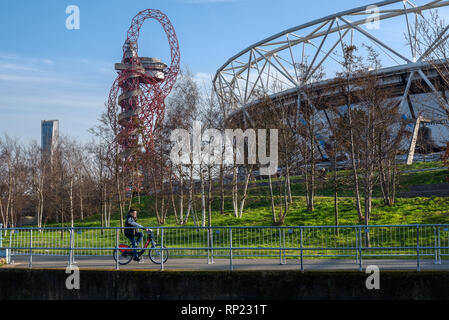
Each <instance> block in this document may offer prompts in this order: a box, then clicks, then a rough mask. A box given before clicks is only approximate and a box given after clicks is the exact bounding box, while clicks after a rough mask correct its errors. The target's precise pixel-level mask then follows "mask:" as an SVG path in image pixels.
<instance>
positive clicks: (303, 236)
mask: <svg viewBox="0 0 449 320" xmlns="http://www.w3.org/2000/svg"><path fill="white" fill-rule="evenodd" d="M123 229H124V228H112V227H111V228H93V227H92V228H88V227H74V228H70V227H67V228H2V227H1V225H0V249H3V250H6V252H7V254H8V255H9V257H8V258H9V259H8V261H9V260H11V256H19V255H22V256H23V255H25V256H28V257H29V266H30V267H32V264H33V256H66V257H68V262H69V264H73V263H74V261H75V257H81V256H110V257H111V262H114V260H113V256H112V253H113V251H114V250H116V249H117V248H118V247H119V244H121V243H125V244H129V240H128V239H127V238H126V237H125V236H124V235H123ZM152 229H153V233H154V237H155V241H156V242H157V243H159V244H161V245H162V249H158V250H162V253H165V252H168V253H169V255H170V258H186V257H188V258H198V259H206V258H207V263H213V262H214V259H229V267H230V269H231V270H232V269H233V264H234V259H236V258H239V259H264V258H271V259H273V258H276V259H279V263H280V264H287V261H293V260H296V261H299V263H300V267H301V270H304V259H306V258H308V259H323V258H326V259H354V263H357V265H358V266H359V269H360V270H362V264H363V259H364V258H371V259H378V258H384V259H386V258H392V257H394V258H398V259H409V260H410V259H414V260H416V268H417V270H418V271H419V270H420V269H421V261H422V260H423V259H432V260H434V262H435V264H441V259H442V258H444V257H445V256H449V225H394V226H387V225H385V226H381V225H380V226H369V227H366V226H339V227H335V226H334V227H332V226H326V227H311V226H305V227H153V228H152ZM2 240H3V242H2ZM142 249H144V248H137V250H142ZM148 249H149V248H147V249H146V250H148ZM118 267H119V266H118V264H117V263H116V268H117V269H118ZM161 269H162V270H163V269H164V264H163V263H162V264H161Z"/></svg>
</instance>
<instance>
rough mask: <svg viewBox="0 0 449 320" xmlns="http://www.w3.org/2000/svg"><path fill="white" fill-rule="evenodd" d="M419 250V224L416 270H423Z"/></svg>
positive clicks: (417, 228) (417, 230) (417, 229)
mask: <svg viewBox="0 0 449 320" xmlns="http://www.w3.org/2000/svg"><path fill="white" fill-rule="evenodd" d="M420 260H421V259H420V252H419V225H418V226H416V270H417V271H418V272H420V271H421V261H420Z"/></svg>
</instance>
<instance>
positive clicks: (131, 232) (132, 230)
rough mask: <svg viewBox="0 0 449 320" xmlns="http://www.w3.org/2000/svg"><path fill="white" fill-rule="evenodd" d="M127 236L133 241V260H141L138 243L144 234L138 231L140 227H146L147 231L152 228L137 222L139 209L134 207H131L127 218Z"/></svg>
mask: <svg viewBox="0 0 449 320" xmlns="http://www.w3.org/2000/svg"><path fill="white" fill-rule="evenodd" d="M125 228H126V229H125V236H126V237H127V238H128V239H129V241H131V246H132V247H133V248H134V250H133V260H134V261H140V258H139V255H138V254H137V250H135V248H137V244H138V243H140V241H141V240H142V237H143V234H142V232H138V231H139V229H145V231H147V232H148V231H150V232H151V229H147V228H145V227H143V226H141V225H140V224H138V223H137V211H136V210H135V209H133V208H131V209H129V211H128V216H127V217H126V220H125Z"/></svg>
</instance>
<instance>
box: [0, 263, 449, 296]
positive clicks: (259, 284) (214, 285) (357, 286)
mask: <svg viewBox="0 0 449 320" xmlns="http://www.w3.org/2000/svg"><path fill="white" fill-rule="evenodd" d="M67 276H68V275H67V274H65V270H19V269H0V300H4V299H37V300H40V299H45V300H47V299H133V300H140V299H146V300H181V299H188V300H201V299H206V300H215V299H221V300H236V299H252V300H297V299H305V300H309V299H336V300H345V299H395V300H397V299H449V272H422V273H416V272H381V275H380V286H381V290H380V291H369V290H367V289H366V287H365V281H366V278H367V277H368V275H366V274H364V273H357V272H333V273H328V272H306V273H301V272H295V271H294V272H289V271H287V272H232V273H231V272H170V271H168V272H146V271H118V272H111V271H93V270H92V271H88V270H81V271H80V290H71V291H69V290H67V289H66V287H65V281H66V278H67Z"/></svg>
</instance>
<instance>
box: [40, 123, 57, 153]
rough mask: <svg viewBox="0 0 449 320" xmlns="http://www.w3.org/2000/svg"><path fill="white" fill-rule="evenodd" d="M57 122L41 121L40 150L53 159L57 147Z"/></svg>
mask: <svg viewBox="0 0 449 320" xmlns="http://www.w3.org/2000/svg"><path fill="white" fill-rule="evenodd" d="M58 138H59V120H49V121H47V120H43V121H42V122H41V148H42V151H44V153H46V154H47V155H50V156H51V157H53V153H54V151H55V149H56V147H57V145H58Z"/></svg>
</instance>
